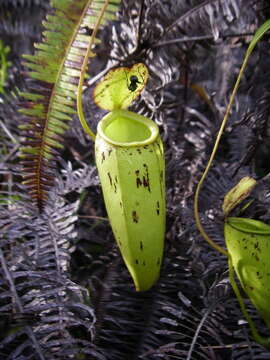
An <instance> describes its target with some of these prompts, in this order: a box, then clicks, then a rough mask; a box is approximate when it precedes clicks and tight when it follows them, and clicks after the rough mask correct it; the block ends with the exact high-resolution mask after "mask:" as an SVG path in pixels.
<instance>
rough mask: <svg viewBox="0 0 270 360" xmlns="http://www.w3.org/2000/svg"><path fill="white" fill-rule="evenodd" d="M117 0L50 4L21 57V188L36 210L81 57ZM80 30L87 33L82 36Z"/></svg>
mask: <svg viewBox="0 0 270 360" xmlns="http://www.w3.org/2000/svg"><path fill="white" fill-rule="evenodd" d="M120 1H121V0H52V2H51V5H52V7H53V8H54V9H55V11H54V14H53V15H48V16H47V18H46V21H44V23H43V25H44V27H45V29H46V30H45V31H44V32H43V41H42V43H39V44H35V48H36V51H35V54H34V55H24V59H25V60H26V62H25V65H26V67H27V68H28V70H29V76H30V77H31V78H32V79H35V80H34V81H33V82H34V85H33V89H31V91H29V92H27V93H22V96H23V97H24V98H25V99H26V102H25V103H24V105H23V107H22V109H21V110H20V111H21V113H23V114H24V115H25V118H24V123H23V124H22V125H21V126H20V128H21V130H22V136H23V138H24V141H23V146H24V147H22V149H21V150H22V153H23V155H22V157H23V160H22V164H23V174H24V175H23V176H24V184H26V185H27V187H28V189H29V192H30V195H31V197H32V199H33V200H34V201H35V203H36V204H37V206H38V208H39V209H40V210H42V209H43V208H44V206H45V203H46V200H47V198H48V192H49V190H50V189H51V187H52V185H53V183H54V160H55V157H56V156H57V155H58V151H59V149H61V148H62V147H63V145H62V142H63V140H62V139H63V135H64V133H65V132H66V130H67V129H68V127H69V125H68V123H69V122H70V120H71V119H72V115H73V114H75V113H76V111H75V105H76V97H77V93H78V87H79V86H81V85H82V84H81V81H80V78H81V74H82V73H84V72H85V67H86V66H85V64H86V63H87V58H88V57H89V56H90V57H93V56H94V53H93V46H94V44H96V43H98V39H96V33H97V30H98V29H99V28H100V26H101V25H103V24H104V23H105V22H106V21H107V20H112V19H114V17H115V14H116V11H117V9H118V6H119V4H120ZM86 30H87V32H88V34H86Z"/></svg>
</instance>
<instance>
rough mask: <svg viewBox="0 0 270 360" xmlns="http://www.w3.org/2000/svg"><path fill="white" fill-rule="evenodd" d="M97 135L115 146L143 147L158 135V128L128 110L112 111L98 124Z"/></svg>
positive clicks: (146, 119) (150, 121) (151, 122)
mask: <svg viewBox="0 0 270 360" xmlns="http://www.w3.org/2000/svg"><path fill="white" fill-rule="evenodd" d="M97 132H98V134H99V135H100V136H101V137H102V138H103V139H104V140H105V141H107V142H109V143H111V144H113V145H116V146H128V147H130V146H145V145H147V144H151V143H153V142H154V141H155V140H156V138H157V137H158V134H159V129H158V126H157V125H156V124H155V123H154V122H153V121H152V120H150V119H148V118H146V117H144V116H142V115H139V114H135V113H133V112H131V111H128V110H114V111H112V112H110V113H109V114H108V115H106V116H104V118H103V119H102V120H101V121H100V122H99V124H98V128H97Z"/></svg>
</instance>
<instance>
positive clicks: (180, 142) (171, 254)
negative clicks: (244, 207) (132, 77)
mask: <svg viewBox="0 0 270 360" xmlns="http://www.w3.org/2000/svg"><path fill="white" fill-rule="evenodd" d="M49 11H51V10H50V6H49V2H48V1H45V0H21V1H20V0H17V1H16V0H1V1H0V39H1V40H2V42H3V44H4V45H5V46H9V47H10V51H9V53H8V55H7V60H8V61H9V62H10V66H9V67H8V73H7V78H6V81H5V84H4V93H3V94H2V95H1V98H2V100H1V103H0V124H1V127H0V139H1V147H0V178H1V188H0V190H1V193H0V201H1V209H0V234H1V242H0V246H1V247H0V250H1V251H0V260H1V272H0V274H1V275H0V276H1V277H0V312H1V315H0V341H1V342H0V359H20V360H24V359H25V360H26V359H48V360H51V359H61V360H64V359H98V360H99V359H108V360H127V359H129V360H132V359H134V360H135V359H147V360H152V359H172V360H173V359H183V360H184V359H187V360H188V359H194V360H195V359H196V360H197V359H198V360H199V359H206V360H209V359H213V360H217V359H219V360H220V359H226V360H227V359H237V360H240V359H241V360H244V359H245V360H249V359H270V352H269V351H268V350H267V349H264V348H263V347H261V346H259V345H258V344H256V343H255V342H254V341H253V339H252V337H251V336H250V331H249V328H248V326H247V324H246V322H245V321H244V318H243V315H242V314H241V311H240V309H239V305H238V303H237V301H236V299H235V296H234V293H233V291H232V289H231V286H230V284H229V280H228V266H227V260H226V258H225V257H224V256H222V255H220V254H218V253H216V252H215V251H214V250H213V249H211V248H210V247H209V246H208V244H206V243H205V242H204V240H203V239H202V238H201V236H200V235H199V233H198V231H197V230H196V227H195V224H194V219H193V194H194V191H195V187H196V184H197V182H198V180H199V178H200V175H201V174H202V171H203V169H204V167H205V165H206V163H207V159H208V158H209V155H210V152H211V149H212V146H213V141H214V139H215V135H216V133H217V130H218V128H219V126H220V123H221V120H222V118H223V115H224V111H225V108H226V105H227V103H228V99H229V96H230V94H231V91H232V87H233V85H234V82H235V80H236V77H237V74H238V71H239V68H240V66H241V63H242V61H243V56H244V54H245V50H246V49H247V46H248V43H249V41H250V39H251V37H250V35H251V34H253V33H254V31H255V30H256V28H257V27H258V26H259V25H260V24H262V23H263V22H264V21H265V20H266V19H267V18H268V17H269V13H270V7H269V2H268V1H262V0H257V1H256V0H252V1H251V0H245V1H244V0H242V1H241V0H225V1H210V0H209V1H199V0H197V1H195V0H194V1H193V0H181V1H180V0H162V1H161V0H156V1H154V0H145V1H141V0H140V1H127V0H124V1H122V4H121V8H120V12H119V15H118V17H117V20H116V21H114V22H112V23H110V24H108V25H107V26H106V27H105V28H104V30H103V31H102V32H101V33H100V34H99V37H100V39H101V40H102V41H101V44H100V45H98V47H97V48H96V53H97V56H96V58H95V60H94V62H93V63H92V65H91V67H90V71H89V79H88V80H87V87H86V90H85V92H84V106H85V113H86V115H87V120H88V122H89V124H91V126H92V127H95V126H96V124H97V122H98V121H99V119H100V118H101V117H102V116H103V112H102V111H101V110H99V109H97V108H96V107H95V105H94V104H93V101H92V100H91V93H92V91H93V79H94V76H95V75H97V76H98V75H99V74H100V72H101V71H103V70H104V69H105V68H106V67H108V68H112V67H115V66H131V65H132V64H134V63H136V62H144V63H145V64H146V65H147V66H148V68H149V72H150V79H149V81H148V84H147V86H146V89H145V91H144V93H143V94H142V96H141V98H140V99H139V100H138V101H136V102H135V103H134V105H133V106H132V110H133V111H137V112H140V113H142V114H144V115H146V116H149V117H151V118H152V119H154V120H155V121H156V122H157V123H158V125H159V126H160V132H161V136H162V138H163V141H164V147H165V156H166V171H167V173H166V183H167V233H166V249H165V254H164V261H163V266H162V272H161V277H160V280H159V282H158V283H157V284H156V285H155V286H154V287H153V288H152V289H151V290H150V291H148V292H145V293H136V292H135V290H134V287H133V284H132V281H131V278H130V276H129V274H128V272H127V270H126V268H125V266H124V265H123V262H122V259H121V256H120V253H119V251H118V249H117V247H116V245H115V241H114V239H113V236H112V232H111V229H110V226H109V223H108V220H107V218H106V212H105V207H104V203H103V199H102V194H101V189H100V185H99V181H98V178H97V172H96V168H95V160H94V150H93V143H92V142H91V141H90V140H89V139H88V137H87V136H86V135H85V134H84V133H83V131H82V129H81V127H80V124H79V121H78V119H77V118H76V117H75V118H74V120H73V122H72V124H71V127H70V130H69V131H68V132H67V134H66V136H65V138H64V140H63V142H64V145H65V148H64V150H63V151H62V152H61V154H60V156H59V158H58V159H57V171H56V173H55V175H56V184H55V186H54V188H53V189H52V192H51V194H50V199H49V201H48V204H47V206H46V208H45V210H44V213H43V214H42V215H38V214H37V212H36V210H35V209H34V207H33V205H32V204H31V201H30V199H29V197H28V195H27V193H26V191H25V188H24V187H23V186H22V185H21V176H20V175H21V167H20V162H19V149H20V142H21V141H22V139H21V136H20V132H19V129H18V124H19V123H20V114H19V113H18V112H17V110H18V108H19V107H20V103H19V100H18V99H19V94H18V92H19V89H25V88H26V87H27V84H28V81H29V80H28V77H27V73H26V69H25V68H24V67H23V65H22V57H21V56H22V54H23V53H27V54H29V53H33V51H34V50H33V43H34V42H37V41H41V38H42V35H41V32H42V24H41V21H42V19H43V18H44V17H45V15H46V14H47V13H48V12H49ZM269 50H270V48H269V35H266V36H265V37H264V38H263V39H262V41H261V42H260V43H259V44H258V45H257V47H256V49H255V51H254V54H253V55H252V57H251V59H250V62H249V65H248V68H247V70H246V72H245V74H244V76H243V79H242V82H241V86H240V89H239V91H238V94H237V97H236V100H235V103H234V106H233V109H232V112H231V116H230V119H229V124H228V126H227V128H226V130H225V133H224V135H223V138H222V142H221V145H220V148H219V151H218V154H217V156H216V159H215V163H214V166H213V168H212V170H211V172H210V174H209V176H208V178H207V181H206V184H205V186H204V188H203V190H202V195H201V199H200V209H201V217H202V219H203V223H204V225H205V226H206V229H207V231H208V232H209V234H211V236H212V238H214V239H215V240H216V241H217V242H218V243H219V244H220V245H222V246H225V245H224V238H223V215H222V210H221V204H222V201H223V198H224V195H225V194H226V192H227V191H228V190H229V189H230V188H231V187H232V186H234V185H235V184H236V183H237V182H238V181H239V179H241V178H242V177H243V176H245V175H249V176H253V177H255V178H257V179H262V178H263V177H264V176H266V175H267V174H268V172H269V150H270V148H269V125H268V120H269V104H270V102H269V100H270V93H269V89H270V81H269ZM0 64H1V63H0ZM99 77H100V76H99ZM268 189H269V181H268V180H267V178H266V179H264V180H261V181H260V185H259V186H258V188H257V189H256V191H255V192H254V194H252V198H253V199H255V200H254V202H253V204H252V206H251V207H249V209H248V211H247V212H246V214H245V216H246V217H250V218H254V219H261V220H263V221H266V222H268V223H269V220H270V217H269V210H268V209H269V200H268V198H269V190H268ZM246 304H247V306H248V310H249V312H250V314H251V315H252V317H253V318H254V320H255V322H256V325H257V327H258V329H259V330H260V331H261V332H262V333H263V334H265V335H267V334H268V335H269V330H267V329H266V328H265V326H264V324H263V322H262V320H261V319H260V318H259V316H258V314H257V313H256V311H255V309H254V308H253V307H252V305H251V304H250V303H249V302H248V300H247V299H246Z"/></svg>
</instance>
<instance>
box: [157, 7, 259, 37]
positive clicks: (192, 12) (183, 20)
mask: <svg viewBox="0 0 270 360" xmlns="http://www.w3.org/2000/svg"><path fill="white" fill-rule="evenodd" d="M247 3H249V4H251V3H252V1H248V2H245V5H246V6H247ZM243 5H244V4H243V3H242V1H238V2H236V1H235V0H229V1H228V0H205V1H201V2H200V3H199V4H196V5H195V6H192V7H190V5H188V7H187V4H186V3H185V2H183V3H181V4H179V7H178V8H177V10H176V11H178V13H179V14H181V15H180V16H178V17H176V18H175V20H174V21H173V22H172V23H171V24H169V25H168V26H167V27H166V28H165V30H164V33H163V34H162V39H163V40H164V38H165V37H167V35H168V36H171V34H175V31H176V29H178V30H180V32H182V34H183V35H184V34H185V35H187V38H188V37H190V36H191V35H192V34H194V31H195V34H196V33H197V34H200V35H201V34H204V35H212V36H213V39H215V40H217V39H218V38H219V34H220V31H221V30H222V31H225V30H227V29H228V28H229V26H230V23H232V22H233V21H234V20H235V19H237V18H238V17H239V16H240V11H243ZM240 9H241V10H240ZM164 10H165V9H164ZM180 10H181V11H180ZM173 11H174V13H176V11H175V9H174V10H173Z"/></svg>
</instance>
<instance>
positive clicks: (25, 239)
mask: <svg viewBox="0 0 270 360" xmlns="http://www.w3.org/2000/svg"><path fill="white" fill-rule="evenodd" d="M77 206H78V203H74V204H70V205H67V206H63V203H62V204H59V203H58V204H57V203H56V204H55V209H53V210H52V211H50V212H48V213H44V214H43V216H42V217H38V218H35V217H34V216H32V215H25V216H22V217H18V209H14V210H13V214H14V215H13V214H12V212H11V211H10V210H9V211H5V210H4V209H2V210H1V225H2V226H1V229H2V231H1V253H0V258H1V265H2V266H1V272H2V274H1V291H0V292H1V299H0V312H1V313H7V312H8V313H9V314H11V316H14V318H15V321H13V323H14V324H15V326H14V325H13V327H11V328H6V329H5V330H3V331H1V337H4V338H2V339H1V343H0V352H2V353H5V354H6V355H7V358H9V357H10V358H12V359H13V358H14V359H15V358H20V356H24V358H25V359H31V358H33V357H34V358H39V359H64V358H69V357H71V358H74V357H75V354H77V353H78V352H81V353H82V354H83V353H85V354H88V355H89V356H90V355H92V356H93V358H95V357H94V355H96V354H97V357H96V358H97V359H99V358H100V359H103V357H102V355H101V353H100V352H98V351H96V350H95V348H94V346H93V345H91V343H90V341H89V340H90V339H91V337H93V335H94V330H93V329H94V328H93V324H94V322H95V317H94V313H93V310H92V309H91V308H90V307H89V306H87V305H84V303H85V302H86V301H87V298H88V293H87V291H86V290H85V289H83V288H81V287H79V286H78V285H77V284H75V283H73V282H72V281H71V280H70V279H69V277H68V271H69V261H70V253H69V248H70V240H71V239H73V238H74V236H75V230H74V222H75V220H76V217H75V216H72V214H74V212H75V211H76V208H77ZM34 229H35V230H34ZM7 234H8V235H7ZM10 249H12V250H10ZM10 251H11V252H12V254H11V253H10ZM88 302H89V300H88ZM12 314H14V315H12ZM19 317H21V318H22V320H21V321H20V322H19V321H18V319H19ZM29 317H30V318H32V321H30V320H29ZM35 318H36V319H37V320H36V321H35V320H34V319H35ZM16 319H17V320H16ZM75 329H80V332H81V333H84V336H82V337H81V338H76V336H74V332H75V334H76V331H75ZM17 340H18V341H19V342H20V346H17V345H16V342H17Z"/></svg>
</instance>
